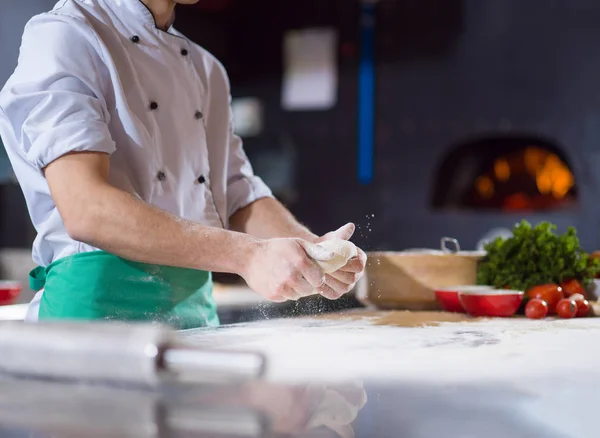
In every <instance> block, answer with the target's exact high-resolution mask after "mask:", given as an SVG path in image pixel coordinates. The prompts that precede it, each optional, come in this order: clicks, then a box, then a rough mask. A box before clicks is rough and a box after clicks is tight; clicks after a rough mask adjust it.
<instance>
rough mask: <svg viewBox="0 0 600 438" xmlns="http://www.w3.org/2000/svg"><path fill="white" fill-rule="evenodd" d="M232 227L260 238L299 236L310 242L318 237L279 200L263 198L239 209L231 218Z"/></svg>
mask: <svg viewBox="0 0 600 438" xmlns="http://www.w3.org/2000/svg"><path fill="white" fill-rule="evenodd" d="M230 225H231V229H232V230H234V231H239V232H241V233H247V234H250V235H251V236H254V237H257V238H259V239H270V238H276V237H298V238H301V239H304V240H307V241H309V242H313V241H315V240H316V239H317V236H315V235H314V234H313V233H311V232H310V231H309V230H308V229H307V228H306V227H305V226H303V225H302V224H300V223H299V222H298V221H297V220H296V219H295V218H294V216H293V215H292V213H290V212H289V210H288V209H287V208H285V207H284V206H283V205H282V204H281V203H280V202H279V201H277V200H275V199H273V198H263V199H259V200H258V201H256V202H253V203H252V204H250V205H248V206H246V207H244V208H242V209H240V210H238V211H237V212H236V213H235V214H233V216H232V217H231V218H230Z"/></svg>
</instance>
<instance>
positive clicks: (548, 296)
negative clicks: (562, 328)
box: [526, 284, 565, 315]
mask: <svg viewBox="0 0 600 438" xmlns="http://www.w3.org/2000/svg"><path fill="white" fill-rule="evenodd" d="M526 295H527V298H529V299H533V298H539V299H540V300H543V301H545V302H546V303H547V304H548V315H555V314H556V305H557V304H558V302H559V301H560V300H561V299H563V298H564V297H565V296H564V294H563V291H562V289H561V288H560V286H557V285H556V284H543V285H540V286H534V287H532V288H531V289H529V290H528V291H527V294H526Z"/></svg>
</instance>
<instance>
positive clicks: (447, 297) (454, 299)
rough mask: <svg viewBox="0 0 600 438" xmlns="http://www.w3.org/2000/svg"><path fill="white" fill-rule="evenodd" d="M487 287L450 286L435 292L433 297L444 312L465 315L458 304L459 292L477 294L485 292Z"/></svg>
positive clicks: (462, 308)
mask: <svg viewBox="0 0 600 438" xmlns="http://www.w3.org/2000/svg"><path fill="white" fill-rule="evenodd" d="M487 289H489V287H488V286H473V285H469V286H450V287H444V288H440V289H438V290H436V291H435V296H436V298H437V300H438V302H439V303H440V305H441V306H442V309H444V310H445V311H446V312H455V313H465V309H464V307H463V305H462V303H461V302H460V297H459V294H460V293H461V292H477V291H480V290H487Z"/></svg>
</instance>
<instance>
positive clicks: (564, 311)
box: [556, 298, 577, 318]
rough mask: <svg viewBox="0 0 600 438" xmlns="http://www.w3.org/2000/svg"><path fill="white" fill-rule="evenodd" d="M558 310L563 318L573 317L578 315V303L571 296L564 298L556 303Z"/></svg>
mask: <svg viewBox="0 0 600 438" xmlns="http://www.w3.org/2000/svg"><path fill="white" fill-rule="evenodd" d="M556 312H557V313H558V316H560V317H561V318H573V317H574V316H575V315H577V303H576V302H575V300H572V299H570V298H563V299H562V300H560V301H559V302H558V304H557V305H556Z"/></svg>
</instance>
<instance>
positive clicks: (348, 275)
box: [316, 223, 367, 300]
mask: <svg viewBox="0 0 600 438" xmlns="http://www.w3.org/2000/svg"><path fill="white" fill-rule="evenodd" d="M355 229H356V227H355V226H354V224H352V223H350V224H346V225H344V226H343V227H342V228H340V229H338V230H336V231H332V232H331V233H327V234H325V235H324V236H322V237H320V238H319V239H317V242H316V243H319V242H323V241H324V240H329V239H342V240H350V238H351V237H352V235H353V234H354V230H355ZM357 249H358V254H357V255H356V257H353V258H351V259H350V260H349V261H348V263H347V264H346V266H344V267H342V268H340V269H339V270H337V271H336V272H333V273H331V274H328V275H326V276H325V284H324V285H323V286H321V287H320V288H319V289H318V290H319V293H320V294H321V295H323V296H324V297H325V298H329V299H330V300H337V299H338V298H340V297H342V296H343V295H344V294H346V293H348V292H350V291H351V290H352V289H353V288H354V286H355V285H356V283H357V282H358V280H360V279H361V277H362V276H363V274H364V272H365V266H366V264H367V255H366V254H365V252H364V251H363V250H362V249H360V248H357Z"/></svg>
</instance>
